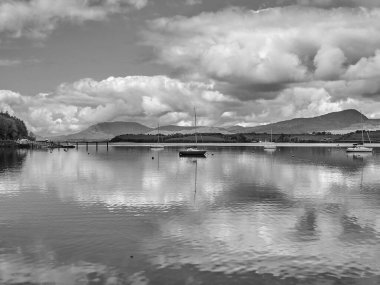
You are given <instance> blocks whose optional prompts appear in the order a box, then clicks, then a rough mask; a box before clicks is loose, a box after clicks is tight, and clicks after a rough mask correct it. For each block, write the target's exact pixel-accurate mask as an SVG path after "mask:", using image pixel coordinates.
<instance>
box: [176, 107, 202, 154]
mask: <svg viewBox="0 0 380 285" xmlns="http://www.w3.org/2000/svg"><path fill="white" fill-rule="evenodd" d="M194 126H195V133H194V135H195V147H188V148H187V149H184V150H180V151H179V156H205V155H206V152H207V151H206V150H203V149H198V147H197V144H198V139H197V113H196V111H195V108H194Z"/></svg>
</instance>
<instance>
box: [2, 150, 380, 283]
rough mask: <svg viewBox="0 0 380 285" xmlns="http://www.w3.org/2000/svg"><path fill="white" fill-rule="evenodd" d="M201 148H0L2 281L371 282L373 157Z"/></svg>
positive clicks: (379, 179)
mask: <svg viewBox="0 0 380 285" xmlns="http://www.w3.org/2000/svg"><path fill="white" fill-rule="evenodd" d="M208 149H209V152H208V156H207V158H204V159H201V158H198V159H195V158H179V157H178V149H177V148H175V147H168V148H165V149H164V150H162V151H153V150H150V149H149V148H147V147H126V146H119V147H117V146H115V147H110V148H109V151H108V152H107V151H106V148H105V146H99V148H98V151H96V148H95V147H94V146H90V147H89V149H88V150H86V147H85V146H80V148H79V150H76V149H70V150H69V151H67V152H65V151H63V150H60V151H59V150H54V151H53V152H49V151H20V150H19V151H12V150H5V149H2V150H0V283H1V284H20V283H21V284H23V283H25V284H44V283H45V284H65V285H67V284H210V283H214V284H379V283H380V246H379V243H380V152H379V153H376V152H375V153H374V154H372V155H359V156H358V155H347V154H346V153H345V151H344V149H340V148H313V147H310V148H305V147H302V148H295V147H294V148H278V149H277V150H276V151H274V152H273V151H271V152H267V151H264V150H263V149H262V148H260V147H210V146H209V147H208ZM28 282H29V283H28Z"/></svg>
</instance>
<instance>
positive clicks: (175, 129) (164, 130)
mask: <svg viewBox="0 0 380 285" xmlns="http://www.w3.org/2000/svg"><path fill="white" fill-rule="evenodd" d="M195 130H196V131H197V133H203V134H215V133H218V134H224V135H229V134H232V132H229V131H227V130H226V129H224V128H218V127H202V126H200V127H197V128H195V127H181V126H173V125H169V126H163V127H160V134H161V135H166V136H167V135H174V134H183V135H187V134H194V132H195ZM157 133H158V129H154V130H152V131H149V132H147V133H145V134H147V135H157Z"/></svg>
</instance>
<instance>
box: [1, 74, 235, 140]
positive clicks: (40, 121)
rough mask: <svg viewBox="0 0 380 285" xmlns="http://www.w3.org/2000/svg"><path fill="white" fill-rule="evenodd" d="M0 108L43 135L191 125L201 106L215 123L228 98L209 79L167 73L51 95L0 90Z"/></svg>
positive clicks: (66, 87) (86, 84)
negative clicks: (119, 126) (120, 126)
mask: <svg viewBox="0 0 380 285" xmlns="http://www.w3.org/2000/svg"><path fill="white" fill-rule="evenodd" d="M0 100H1V102H2V105H0V107H1V109H2V110H7V111H10V112H12V113H16V114H18V115H19V116H20V117H22V118H23V119H24V120H25V121H26V122H27V123H28V126H29V127H30V128H31V130H33V131H35V132H37V133H41V134H44V135H48V134H58V133H67V132H74V131H79V130H81V129H84V128H86V127H88V126H90V125H92V124H95V123H97V122H104V121H115V120H125V121H138V122H141V123H146V124H148V125H149V124H152V122H157V120H158V118H160V122H161V123H162V124H175V123H182V124H191V122H192V120H193V107H194V106H197V112H198V114H199V116H200V122H202V118H204V119H203V120H206V118H207V122H211V123H212V122H216V121H217V120H218V118H219V116H220V115H221V112H222V110H223V108H221V106H223V105H226V104H227V105H228V104H232V103H233V102H234V100H233V99H232V98H230V97H229V96H226V95H224V94H221V93H220V92H218V91H217V90H214V86H213V84H211V83H201V82H194V81H189V82H182V81H179V80H177V79H171V78H169V77H166V76H153V77H145V76H128V77H118V78H115V77H110V78H107V79H105V80H102V81H95V80H93V79H82V80H79V81H77V82H74V83H66V84H62V85H60V86H59V87H58V88H57V90H56V91H55V92H53V93H51V94H38V95H36V96H23V95H21V94H19V93H16V92H12V91H8V90H2V91H0Z"/></svg>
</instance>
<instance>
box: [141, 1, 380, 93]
mask: <svg viewBox="0 0 380 285" xmlns="http://www.w3.org/2000/svg"><path fill="white" fill-rule="evenodd" d="M323 2H326V3H327V2H328V1H323ZM321 3H322V2H321ZM144 43H145V44H146V45H148V46H152V47H154V51H155V53H156V57H157V61H158V62H160V63H161V64H165V65H167V66H169V67H171V68H173V69H174V70H177V71H178V72H177V74H178V76H182V77H183V78H193V79H194V78H196V79H197V80H206V81H207V80H210V79H211V80H215V81H216V84H217V85H218V86H219V88H222V87H223V89H221V90H223V93H225V92H227V93H228V94H230V95H235V96H237V97H238V98H240V99H243V100H255V99H260V98H266V99H273V98H274V97H276V96H277V95H278V93H279V92H281V90H284V89H286V88H288V85H289V84H293V85H297V84H300V85H302V86H305V85H307V84H310V85H313V84H315V82H317V81H321V80H322V81H324V80H327V81H330V80H342V79H345V78H347V77H344V74H345V73H346V71H347V70H348V71H349V72H348V73H349V74H352V73H353V68H354V67H355V66H356V65H357V64H358V61H359V60H360V61H362V62H364V61H366V62H367V61H370V60H371V58H372V57H373V56H374V54H375V52H376V50H378V49H379V48H380V10H379V9H362V8H353V9H352V8H337V9H318V8H313V7H311V8H310V7H307V8H305V7H300V6H291V7H285V8H280V7H278V8H271V9H266V10H261V11H247V10H242V9H238V8H229V9H226V10H223V11H219V12H216V13H202V14H200V15H197V16H194V17H181V16H177V17H173V18H159V19H156V20H154V21H151V22H150V26H149V30H148V31H146V32H145V33H144ZM374 60H376V59H374ZM366 62H364V63H362V64H361V65H364V64H365V65H367V67H366V72H367V73H371V72H375V74H376V72H377V71H376V67H375V66H373V67H370V66H369V65H370V63H369V62H368V63H366ZM358 68H359V67H358ZM360 68H363V67H362V66H361V67H360ZM347 76H348V75H347ZM309 87H310V86H309ZM330 94H331V96H333V97H334V96H335V94H334V92H330ZM359 95H360V94H359Z"/></svg>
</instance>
